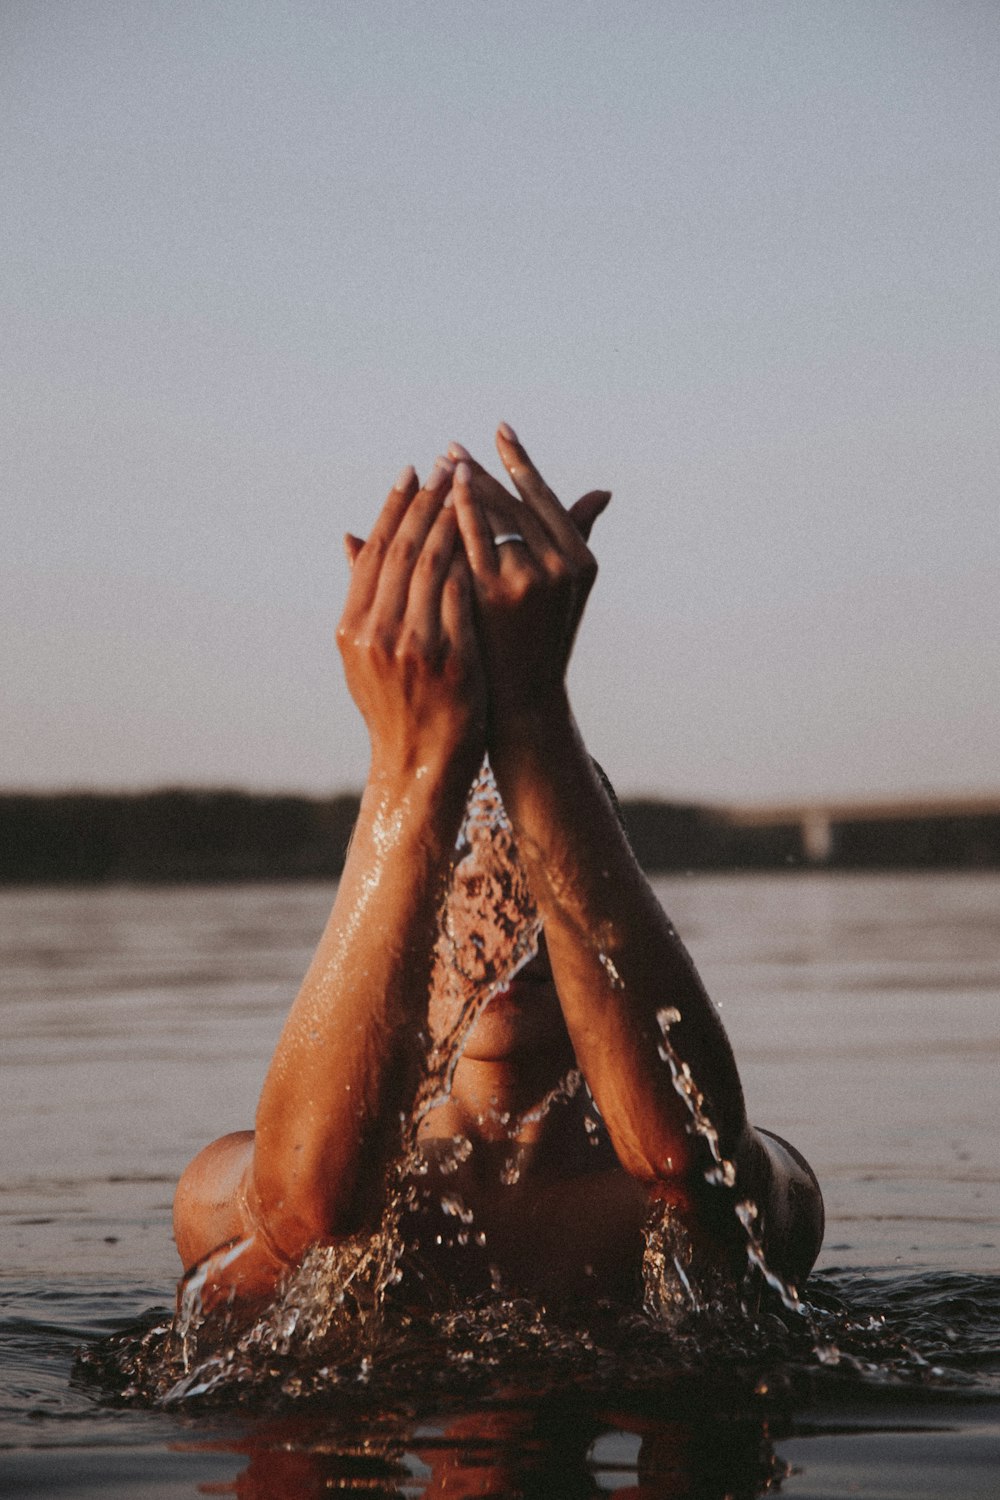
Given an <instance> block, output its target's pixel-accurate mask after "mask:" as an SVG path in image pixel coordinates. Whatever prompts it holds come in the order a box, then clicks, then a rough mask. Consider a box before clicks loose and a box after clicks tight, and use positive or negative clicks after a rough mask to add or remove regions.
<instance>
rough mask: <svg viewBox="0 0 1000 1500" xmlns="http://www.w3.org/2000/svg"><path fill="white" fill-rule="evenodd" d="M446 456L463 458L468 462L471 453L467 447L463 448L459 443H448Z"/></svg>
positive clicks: (470, 460)
mask: <svg viewBox="0 0 1000 1500" xmlns="http://www.w3.org/2000/svg"><path fill="white" fill-rule="evenodd" d="M448 457H449V458H458V459H464V460H465V461H466V462H468V463H471V462H472V454H471V453H470V452H469V450H468V448H463V447H462V445H461V443H449V444H448Z"/></svg>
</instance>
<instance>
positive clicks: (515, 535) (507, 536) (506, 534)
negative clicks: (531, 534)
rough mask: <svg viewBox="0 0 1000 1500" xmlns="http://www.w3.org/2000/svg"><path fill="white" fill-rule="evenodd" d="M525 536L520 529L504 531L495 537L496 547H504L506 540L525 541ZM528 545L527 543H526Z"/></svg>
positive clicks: (494, 543)
mask: <svg viewBox="0 0 1000 1500" xmlns="http://www.w3.org/2000/svg"><path fill="white" fill-rule="evenodd" d="M523 541H524V537H523V536H522V535H521V533H520V532H519V531H503V532H501V533H500V535H499V536H495V537H494V538H493V545H494V547H502V546H503V544H504V542H523ZM525 545H527V544H525Z"/></svg>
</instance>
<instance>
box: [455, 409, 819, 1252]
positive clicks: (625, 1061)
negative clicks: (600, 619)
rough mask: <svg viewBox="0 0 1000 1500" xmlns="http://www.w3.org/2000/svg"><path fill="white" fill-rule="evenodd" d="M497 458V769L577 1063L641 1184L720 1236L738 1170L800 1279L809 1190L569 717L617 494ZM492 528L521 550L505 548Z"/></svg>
mask: <svg viewBox="0 0 1000 1500" xmlns="http://www.w3.org/2000/svg"><path fill="white" fill-rule="evenodd" d="M498 448H499V451H500V455H501V458H502V459H503V462H504V464H505V466H506V468H507V470H508V473H509V474H510V476H511V478H512V480H513V482H514V485H515V487H516V488H517V490H518V492H519V494H520V497H521V498H520V501H516V500H514V499H513V497H510V496H506V495H505V492H503V491H502V490H501V489H500V487H499V486H497V485H496V484H495V482H493V481H490V480H489V478H488V476H486V475H485V474H484V472H483V471H482V470H480V469H478V467H476V468H474V469H473V470H471V472H470V470H469V467H468V466H467V465H463V464H460V466H459V469H458V471H457V473H456V483H455V490H454V493H455V504H456V508H457V510H458V515H459V522H460V526H461V529H462V536H463V541H464V544H465V548H466V552H467V555H468V557H469V562H470V568H471V571H472V575H473V580H474V587H475V591H476V597H477V607H478V614H479V623H480V630H481V634H482V639H483V646H484V656H485V659H486V663H487V677H488V683H489V707H490V716H489V725H488V745H489V751H490V759H491V762H492V765H493V768H494V772H495V774H496V777H497V781H498V783H499V786H500V789H501V792H502V795H503V799H504V805H505V807H506V809H507V812H508V814H509V816H510V818H511V822H512V824H513V826H514V830H515V835H516V838H517V841H518V849H519V852H520V855H521V858H522V860H523V862H524V864H525V867H526V869H527V872H528V878H529V881H530V883H531V887H532V892H533V894H534V896H535V899H536V902H537V904H538V908H539V912H540V915H541V917H542V922H543V926H544V929H545V935H546V942H547V947H548V952H549V957H550V961H551V964H552V971H553V975H554V978H555V982H556V987H557V990H558V992H559V998H560V1002H561V1004H562V1008H563V1014H564V1017H565V1020H566V1024H567V1027H568V1029H569V1032H570V1036H571V1038H572V1041H573V1046H574V1049H575V1051H576V1056H577V1059H578V1061H579V1063H580V1067H581V1068H582V1070H583V1073H584V1076H585V1077H586V1079H587V1083H588V1085H589V1087H590V1089H591V1091H592V1093H593V1095H594V1098H595V1100H596V1102H597V1105H598V1108H599V1109H600V1111H601V1114H602V1116H603V1118H604V1121H605V1123H606V1125H607V1128H608V1131H609V1133H610V1135H611V1139H612V1141H613V1143H614V1146H615V1149H616V1152H617V1154H618V1157H619V1160H620V1161H621V1163H622V1165H623V1166H624V1167H625V1169H626V1170H627V1171H628V1172H629V1173H630V1174H631V1175H633V1176H634V1177H637V1178H639V1179H641V1180H642V1181H644V1182H646V1183H647V1184H648V1185H649V1186H650V1187H651V1189H653V1190H654V1191H656V1192H658V1193H659V1194H660V1195H662V1196H663V1197H665V1198H668V1199H670V1200H671V1201H673V1203H674V1204H675V1205H676V1206H677V1207H678V1208H679V1209H680V1210H681V1211H682V1212H684V1213H685V1214H686V1215H687V1216H688V1220H689V1223H691V1224H692V1225H693V1226H695V1227H698V1228H701V1229H704V1230H705V1231H706V1232H707V1233H709V1234H711V1235H717V1234H718V1233H719V1232H720V1228H719V1226H720V1225H722V1224H725V1225H729V1224H735V1219H734V1216H733V1214H732V1211H731V1209H732V1197H731V1195H730V1194H728V1193H727V1191H726V1190H725V1188H723V1190H722V1192H721V1193H720V1189H719V1187H718V1186H717V1185H716V1183H715V1182H713V1183H710V1182H709V1181H708V1180H707V1177H706V1174H708V1175H710V1176H712V1177H713V1178H715V1179H717V1181H719V1182H722V1183H724V1182H725V1181H727V1180H728V1179H730V1178H731V1176H732V1175H733V1174H735V1177H736V1180H737V1186H738V1193H739V1196H740V1197H743V1196H746V1197H749V1198H753V1199H755V1201H756V1202H757V1203H758V1206H759V1207H760V1208H762V1209H763V1210H764V1216H765V1223H766V1226H767V1231H768V1235H769V1251H770V1253H771V1254H772V1257H773V1259H774V1260H775V1262H776V1264H777V1267H778V1269H779V1270H783V1271H784V1270H788V1271H791V1272H792V1273H793V1274H796V1275H798V1274H800V1272H802V1271H803V1270H804V1269H807V1267H808V1263H811V1259H812V1258H813V1257H814V1255H815V1252H816V1249H817V1248H818V1241H817V1243H816V1244H812V1243H811V1240H812V1239H813V1238H815V1235H813V1233H812V1231H811V1230H810V1229H809V1228H808V1226H807V1227H806V1228H805V1229H804V1230H803V1229H801V1228H795V1227H793V1226H792V1224H791V1219H792V1217H793V1213H792V1206H790V1204H791V1197H794V1193H791V1183H792V1179H793V1178H794V1179H795V1180H796V1188H797V1190H798V1191H799V1193H800V1198H799V1200H797V1201H802V1195H803V1194H804V1195H805V1196H810V1195H812V1194H813V1192H814V1183H813V1181H812V1179H811V1177H809V1175H808V1173H807V1171H806V1170H803V1169H801V1168H800V1167H798V1166H797V1165H796V1163H795V1161H794V1159H793V1158H792V1157H788V1156H786V1155H785V1154H783V1153H782V1152H781V1151H780V1149H778V1148H777V1147H773V1148H772V1145H771V1143H770V1142H769V1140H766V1139H765V1138H763V1137H762V1136H761V1135H759V1134H758V1133H757V1132H755V1131H753V1130H752V1129H751V1128H750V1127H749V1126H748V1123H747V1118H746V1111H745V1107H744V1101H743V1093H742V1088H741V1086H740V1080H739V1075H738V1072H737V1069H736V1064H735V1061H734V1058H733V1054H732V1051H731V1048H730V1046H729V1042H728V1039H727V1037H726V1034H725V1031H724V1029H723V1026H722V1023H721V1020H720V1018H719V1015H718V1012H717V1010H716V1009H715V1007H714V1005H713V1004H712V1002H711V1001H710V999H709V997H708V995H707V994H706V992H705V989H704V987H703V985H702V983H701V981H700V979H699V977H698V975H697V972H696V971H695V968H694V965H693V964H692V962H691V960H690V958H689V956H688V954H687V952H686V950H685V949H684V947H683V945H682V943H681V941H680V939H679V938H678V936H677V934H676V932H675V931H674V928H673V927H672V925H671V923H670V921H669V920H668V918H667V916H666V914H665V913H664V911H663V909H662V908H661V906H660V904H659V902H658V901H657V900H656V897H655V896H654V894H653V891H652V889H651V888H650V886H649V883H648V881H647V880H646V878H645V875H644V874H643V872H642V870H641V869H640V867H639V865H638V863H637V862H636V859H635V857H634V855H633V853H632V850H631V848H630V846H629V844H628V841H627V839H626V838H625V836H624V833H623V832H622V829H621V827H620V825H619V822H618V819H617V817H616V815H615V812H614V809H613V808H612V806H611V803H610V801H609V799H608V797H607V794H606V793H605V791H604V789H603V787H602V786H601V784H600V782H599V780H598V778H597V776H596V774H595V772H594V769H593V766H592V763H591V760H590V757H589V755H588V754H587V752H586V750H585V748H584V745H583V742H582V739H581V737H580V734H579V732H578V730H577V727H576V724H575V722H574V719H573V715H572V712H571V709H570V705H569V699H568V696H567V691H566V684H565V673H566V666H567V663H568V661H569V656H570V651H571V649H572V643H573V639H574V636H575V632H576V628H577V625H578V624H579V620H580V617H581V615H582V612H583V608H584V605H585V602H586V598H587V595H588V593H589V590H590V588H591V586H592V584H593V581H594V578H595V576H596V572H597V568H596V563H595V561H594V558H593V556H592V554H591V553H590V551H589V548H588V547H587V544H586V541H585V539H584V533H589V529H590V525H591V524H592V521H593V519H594V518H595V516H596V514H598V513H599V511H600V510H601V509H602V508H603V505H604V503H606V497H605V496H603V495H602V494H600V492H597V493H595V494H593V495H591V496H587V497H585V498H584V500H582V501H579V502H577V505H576V506H575V507H573V511H572V512H567V511H566V510H565V509H564V508H563V507H562V506H561V505H560V503H559V501H558V500H557V499H556V497H555V496H554V495H553V494H552V492H551V491H550V490H549V489H548V487H547V486H546V485H545V484H544V482H543V481H542V479H541V477H540V476H539V474H538V472H537V470H536V469H535V468H534V466H533V464H532V463H531V461H530V459H529V458H528V456H527V454H526V453H525V451H524V449H523V448H522V446H521V445H520V443H519V442H518V441H517V440H516V438H515V437H514V435H513V434H512V433H510V431H509V429H506V430H505V429H501V432H500V434H499V436H498ZM496 531H501V532H505V533H510V532H514V533H519V534H520V535H522V536H523V538H524V541H523V543H521V542H504V543H503V544H502V545H501V546H500V547H497V546H496V545H495V544H494V541H493V537H494V535H495V532H496ZM799 1178H801V1179H802V1180H801V1181H799ZM727 1199H728V1201H726V1200H727ZM723 1205H725V1211H724V1212H720V1210H722V1208H723ZM793 1240H794V1241H795V1247H794V1249H793V1246H792V1243H791V1242H792V1241H793ZM800 1241H802V1242H805V1241H809V1242H810V1243H809V1244H808V1245H806V1246H805V1249H803V1247H802V1245H801V1244H800ZM789 1252H790V1253H789Z"/></svg>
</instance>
